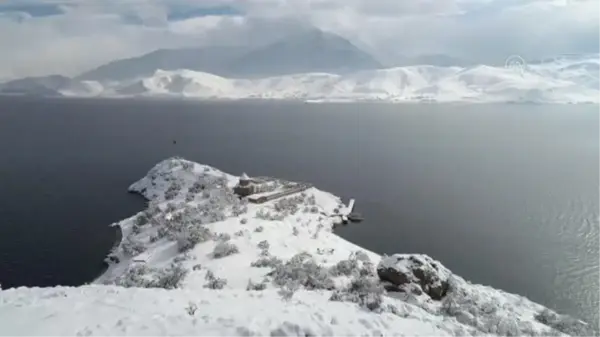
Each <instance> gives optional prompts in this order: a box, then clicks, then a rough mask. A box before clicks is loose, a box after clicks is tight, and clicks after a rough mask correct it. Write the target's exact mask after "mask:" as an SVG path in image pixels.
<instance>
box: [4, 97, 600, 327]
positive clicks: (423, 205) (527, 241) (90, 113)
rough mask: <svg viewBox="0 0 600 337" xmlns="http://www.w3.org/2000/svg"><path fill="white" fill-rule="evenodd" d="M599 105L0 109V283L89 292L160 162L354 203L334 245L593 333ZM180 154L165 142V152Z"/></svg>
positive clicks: (155, 104) (69, 103)
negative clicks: (358, 219) (268, 180)
mask: <svg viewBox="0 0 600 337" xmlns="http://www.w3.org/2000/svg"><path fill="white" fill-rule="evenodd" d="M598 123H599V118H598V106H594V105H589V106H574V105H565V106H557V105H554V106H552V105H384V104H331V105H329V104H323V105H312V104H297V103H257V102H235V103H197V102H173V101H170V102H169V101H134V100H105V101H103V100H66V99H31V98H27V99H25V98H2V99H0V283H2V284H3V286H4V287H12V286H21V285H28V286H33V285H38V286H50V285H56V284H64V285H79V284H82V283H85V282H89V281H91V280H93V278H94V277H96V276H97V274H98V272H99V271H100V270H101V268H102V260H103V258H104V256H105V254H106V252H107V251H108V249H110V247H111V245H112V244H113V241H114V231H113V230H112V229H111V228H109V227H108V224H110V223H112V222H115V221H117V220H119V219H122V218H124V217H127V216H130V215H132V214H133V213H135V212H137V211H139V210H141V209H142V208H143V207H144V201H143V200H142V199H141V198H140V197H137V196H135V195H131V194H128V193H127V192H126V190H127V187H128V186H129V184H131V183H132V182H134V181H135V180H137V179H139V178H140V177H142V176H143V175H144V174H145V173H146V172H147V171H148V170H149V169H150V168H151V167H152V166H153V165H154V164H156V163H157V162H159V161H160V160H163V159H165V158H167V157H169V156H173V155H181V156H184V157H186V158H187V159H190V160H194V161H197V162H200V163H205V164H209V165H212V166H215V167H217V168H219V169H222V170H224V171H227V172H230V173H233V174H241V173H242V172H244V171H245V172H248V173H249V174H251V175H272V176H277V177H283V178H287V179H292V180H301V181H308V182H311V183H314V184H315V185H317V186H318V187H319V188H321V189H324V190H327V191H330V192H332V193H334V194H336V195H339V196H341V197H342V198H344V199H345V200H347V198H349V197H353V198H356V199H357V210H359V211H360V212H361V213H363V215H364V216H365V217H366V221H365V222H363V223H362V224H353V225H349V226H346V227H342V228H340V229H339V230H338V233H339V234H340V235H342V236H343V237H344V238H346V239H348V240H350V241H353V242H355V243H357V244H359V245H362V246H364V247H366V248H368V249H371V250H373V251H376V252H378V253H395V252H401V253H426V254H429V255H431V256H432V257H434V258H435V259H438V260H441V261H442V262H443V263H444V264H445V265H446V266H447V267H449V268H450V269H452V270H453V271H454V272H455V273H457V274H459V275H461V276H463V277H465V278H467V279H469V280H471V281H473V282H476V283H482V284H487V285H491V286H494V287H497V288H501V289H504V290H507V291H510V292H515V293H519V294H522V295H525V296H527V297H529V298H531V299H532V300H535V301H537V302H540V303H542V304H544V305H547V306H549V307H552V308H555V309H557V310H559V311H561V312H565V313H569V314H572V315H575V316H577V317H580V318H582V319H585V320H587V321H591V322H594V323H595V324H596V325H597V324H598V305H599V300H598V296H599V290H598V289H599V287H600V284H599V248H598V247H599V240H598V235H599V224H598V202H599V198H598V191H599V186H600V185H599V182H598V172H599V150H600V149H599V132H598V125H599V124H598ZM174 140H176V143H174V142H173V141H174Z"/></svg>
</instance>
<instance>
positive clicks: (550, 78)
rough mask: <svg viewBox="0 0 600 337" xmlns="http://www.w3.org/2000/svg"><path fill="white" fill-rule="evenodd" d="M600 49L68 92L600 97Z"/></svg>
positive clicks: (157, 79) (144, 82) (315, 97)
mask: <svg viewBox="0 0 600 337" xmlns="http://www.w3.org/2000/svg"><path fill="white" fill-rule="evenodd" d="M599 65H600V59H599V58H598V56H597V55H594V56H590V57H589V58H584V59H573V60H570V59H569V60H564V59H557V60H552V61H549V62H546V63H537V64H531V65H524V66H522V67H520V68H506V67H493V66H486V65H480V66H475V67H467V68H461V67H439V66H428V65H423V66H406V67H397V68H391V69H378V70H363V71H359V72H355V73H350V74H345V75H338V74H330V73H304V74H294V75H284V76H276V77H268V78H259V79H242V78H225V77H221V76H217V75H213V74H209V73H204V72H198V71H192V70H185V69H182V70H173V71H164V70H157V71H156V72H155V73H154V74H153V75H152V76H149V77H145V78H139V79H132V80H127V81H120V82H111V83H109V82H105V83H97V82H95V84H94V83H86V86H87V87H89V88H93V90H92V89H90V90H89V92H83V91H81V90H79V91H73V90H67V89H65V90H59V91H60V92H61V93H62V94H63V95H65V96H83V95H87V96H90V95H96V96H104V97H129V96H165V97H186V98H197V99H234V100H235V99H273V100H278V99H285V100H302V101H314V102H319V101H323V102H327V101H383V102H472V103H486V102H530V103H599V102H600V91H599V86H600V84H599V80H598V78H599V77H600V76H599Z"/></svg>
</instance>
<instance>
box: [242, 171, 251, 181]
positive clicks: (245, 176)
mask: <svg viewBox="0 0 600 337" xmlns="http://www.w3.org/2000/svg"><path fill="white" fill-rule="evenodd" d="M240 180H250V177H248V175H247V174H246V173H245V172H244V173H242V175H241V176H240Z"/></svg>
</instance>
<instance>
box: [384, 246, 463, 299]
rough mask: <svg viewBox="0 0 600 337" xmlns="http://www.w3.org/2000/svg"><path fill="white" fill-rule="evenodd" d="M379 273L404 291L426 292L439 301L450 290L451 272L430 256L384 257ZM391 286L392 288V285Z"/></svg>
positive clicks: (416, 293) (419, 293)
mask: <svg viewBox="0 0 600 337" xmlns="http://www.w3.org/2000/svg"><path fill="white" fill-rule="evenodd" d="M377 275H378V276H379V278H380V279H381V280H382V281H386V282H390V283H391V284H393V285H394V286H395V287H396V288H398V289H403V290H402V291H404V292H407V293H409V292H410V293H413V294H415V295H421V294H422V293H425V294H427V295H428V296H429V297H431V299H433V300H436V301H439V300H441V299H442V298H444V296H445V295H446V293H447V292H448V288H449V283H448V279H449V277H450V275H451V273H450V271H449V270H447V269H446V268H444V267H443V266H441V265H439V264H438V263H436V262H435V261H434V260H433V259H431V258H430V257H428V256H425V255H402V254H395V255H393V256H384V257H383V258H382V260H381V262H380V263H379V265H378V266H377ZM389 288H390V289H392V287H391V286H390V287H389ZM396 291H398V290H396Z"/></svg>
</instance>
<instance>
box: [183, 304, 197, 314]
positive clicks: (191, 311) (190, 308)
mask: <svg viewBox="0 0 600 337" xmlns="http://www.w3.org/2000/svg"><path fill="white" fill-rule="evenodd" d="M196 310H198V305H196V303H193V302H190V303H188V306H187V307H186V308H185V312H187V314H188V315H190V316H194V314H196Z"/></svg>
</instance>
